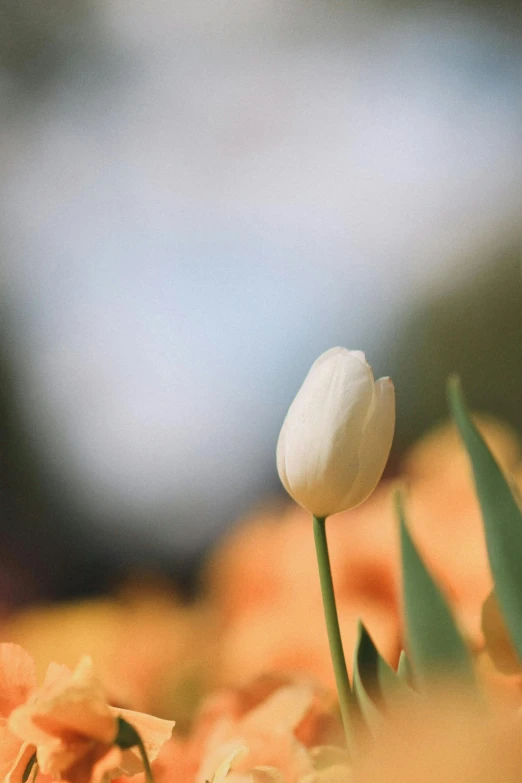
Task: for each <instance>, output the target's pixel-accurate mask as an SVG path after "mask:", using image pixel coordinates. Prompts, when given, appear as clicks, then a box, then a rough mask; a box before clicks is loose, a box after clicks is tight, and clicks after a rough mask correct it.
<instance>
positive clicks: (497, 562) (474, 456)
mask: <svg viewBox="0 0 522 783" xmlns="http://www.w3.org/2000/svg"><path fill="white" fill-rule="evenodd" d="M448 399H449V404H450V408H451V412H452V414H453V417H454V419H455V422H456V424H457V427H458V429H459V432H460V435H461V437H462V440H463V441H464V445H465V446H466V449H467V451H468V454H469V457H470V460H471V465H472V468H473V476H474V479H475V487H476V489H477V495H478V499H479V502H480V507H481V510H482V518H483V522H484V529H485V533H486V544H487V548H488V555H489V562H490V565H491V571H492V574H493V578H494V580H495V594H496V596H497V599H498V602H499V604H500V607H501V609H502V614H503V615H504V619H505V621H506V624H507V627H508V629H509V632H510V634H511V636H512V639H513V643H514V645H515V649H516V651H517V653H518V656H519V658H520V659H521V660H522V513H521V511H520V507H519V506H518V504H517V502H516V500H515V497H514V496H513V493H512V491H511V489H510V487H509V484H508V482H507V481H506V479H505V477H504V475H503V473H502V471H501V469H500V468H499V466H498V464H497V462H496V460H495V458H494V457H493V455H492V453H491V451H490V450H489V448H488V446H487V445H486V443H485V441H484V439H483V437H482V435H481V434H480V433H479V432H478V430H477V428H476V427H475V425H474V423H473V421H472V419H471V416H470V414H469V411H468V408H467V406H466V402H465V400H464V396H463V394H462V389H461V386H460V381H459V379H458V378H456V377H453V378H450V380H449V382H448Z"/></svg>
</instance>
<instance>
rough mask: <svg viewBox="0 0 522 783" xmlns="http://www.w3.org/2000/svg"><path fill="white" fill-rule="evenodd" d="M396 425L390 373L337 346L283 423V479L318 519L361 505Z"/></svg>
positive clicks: (314, 367)
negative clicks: (381, 373)
mask: <svg viewBox="0 0 522 783" xmlns="http://www.w3.org/2000/svg"><path fill="white" fill-rule="evenodd" d="M394 428H395V392H394V388H393V383H392V381H391V380H390V378H379V380H378V381H376V382H375V381H374V378H373V373H372V368H371V367H370V365H369V364H368V362H367V361H366V358H365V356H364V354H363V353H362V352H361V351H349V350H348V349H347V348H331V349H330V350H329V351H326V352H325V353H323V354H322V355H321V356H320V357H319V358H318V359H317V361H316V362H314V364H313V365H312V367H311V369H310V371H309V373H308V375H307V376H306V378H305V381H304V383H303V385H302V386H301V388H300V390H299V391H298V393H297V396H296V398H295V399H294V401H293V403H292V404H291V406H290V409H289V411H288V413H287V415H286V418H285V420H284V422H283V426H282V428H281V433H280V435H279V440H278V443H277V470H278V472H279V477H280V479H281V481H282V482H283V485H284V487H285V489H286V490H287V492H288V493H289V495H291V497H292V498H293V499H294V500H295V501H296V502H297V503H299V505H301V506H303V508H305V509H307V510H308V511H310V512H311V513H312V514H313V515H314V516H316V517H320V518H322V517H327V516H331V515H332V514H337V513H339V512H340V511H346V510H347V509H349V508H354V507H355V506H358V505H359V504H360V503H362V502H363V500H365V499H366V498H367V497H368V495H370V494H371V493H372V492H373V490H374V489H375V487H376V485H377V483H378V481H379V479H380V478H381V475H382V472H383V470H384V467H385V465H386V462H387V460H388V456H389V453H390V449H391V444H392V440H393V431H394Z"/></svg>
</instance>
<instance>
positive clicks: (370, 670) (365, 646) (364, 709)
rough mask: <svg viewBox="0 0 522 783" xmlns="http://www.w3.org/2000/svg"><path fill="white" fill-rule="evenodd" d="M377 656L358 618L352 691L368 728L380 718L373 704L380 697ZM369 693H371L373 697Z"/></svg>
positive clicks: (368, 635) (369, 637)
mask: <svg viewBox="0 0 522 783" xmlns="http://www.w3.org/2000/svg"><path fill="white" fill-rule="evenodd" d="M378 657H379V653H378V652H377V649H376V647H375V645H374V643H373V641H372V638H371V636H370V634H369V633H368V631H367V630H366V628H365V627H364V625H363V624H362V623H361V621H360V620H359V625H358V629H357V644H356V647H355V654H354V659H353V692H354V695H355V698H356V700H357V704H358V706H359V709H360V711H361V714H362V716H363V717H364V719H365V721H366V723H367V724H368V726H369V727H370V729H371V727H372V726H374V725H375V724H376V723H378V722H379V721H380V720H381V718H380V715H379V710H378V709H377V706H376V704H375V702H376V701H377V700H379V698H380V688H379V682H378V675H377V669H378ZM370 693H372V694H373V698H372V697H371V696H370Z"/></svg>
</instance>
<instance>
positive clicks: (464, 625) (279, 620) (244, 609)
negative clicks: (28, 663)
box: [1, 418, 522, 764]
mask: <svg viewBox="0 0 522 783" xmlns="http://www.w3.org/2000/svg"><path fill="white" fill-rule="evenodd" d="M477 423H478V424H479V428H480V430H481V431H482V433H483V435H484V436H485V438H486V440H487V442H488V444H489V446H490V448H491V449H492V451H493V453H494V455H495V456H496V458H497V460H498V461H499V463H500V465H501V466H502V468H503V470H504V472H505V473H506V474H507V475H508V476H510V477H512V479H513V482H514V484H515V485H518V486H520V484H521V480H522V470H521V465H520V461H519V460H520V453H519V446H518V442H517V439H516V437H515V436H514V434H513V433H512V432H510V431H509V430H508V429H507V428H506V427H504V426H503V425H501V424H499V423H497V422H496V421H493V420H491V419H487V418H479V419H477ZM399 478H400V480H401V481H402V482H403V484H404V485H405V487H406V488H407V497H408V517H409V520H410V529H411V532H412V534H413V537H414V539H415V541H416V543H417V545H418V547H419V550H420V552H421V554H422V556H423V558H424V560H425V562H426V564H427V566H428V568H429V569H430V571H431V572H432V574H433V575H434V577H435V578H436V580H437V582H438V584H439V585H440V587H441V588H442V590H443V592H444V594H445V596H446V598H447V600H448V603H449V605H450V606H451V607H452V609H453V611H454V614H455V616H456V618H457V620H458V622H459V624H460V626H461V629H462V630H463V632H464V635H465V636H466V637H467V639H468V640H469V641H470V643H471V646H472V649H473V650H474V651H475V653H476V661H477V666H478V667H479V668H480V670H481V671H483V672H484V673H485V674H486V675H487V676H488V680H491V681H493V680H498V682H500V683H501V684H502V685H507V686H508V687H507V688H505V689H504V690H505V691H506V693H508V692H509V693H515V692H517V693H518V692H519V691H521V690H522V676H521V675H520V674H519V672H518V669H517V665H516V664H515V665H514V666H513V665H511V668H510V666H509V649H508V646H507V645H505V644H504V643H503V637H502V632H501V631H499V630H498V623H497V622H496V620H495V617H494V607H493V608H492V609H491V611H490V612H489V617H490V618H491V617H493V621H492V622H491V621H490V626H491V627H493V632H492V634H491V639H492V640H493V637H494V636H495V634H496V637H495V639H494V640H493V641H494V647H495V650H494V654H493V656H492V655H491V654H490V653H489V652H488V651H487V650H486V647H485V645H486V642H485V639H484V634H483V630H482V623H481V614H482V605H483V603H484V601H485V599H486V598H487V597H488V594H489V593H490V591H491V589H492V578H491V574H490V570H489V566H488V560H487V554H486V547H485V540H484V533H483V528H482V524H481V516H480V510H479V506H478V501H477V499H476V496H475V493H474V489H473V484H472V479H471V474H470V469H469V464H468V461H467V457H466V454H465V451H464V449H463V447H462V446H461V445H460V442H459V440H458V437H457V434H456V431H455V429H454V428H453V426H451V425H447V426H444V427H441V428H439V429H437V430H435V431H433V432H431V433H429V434H427V435H426V436H425V438H424V439H423V440H422V441H420V442H419V443H418V444H417V445H415V446H414V447H413V448H412V449H411V450H410V452H409V453H408V454H407V455H406V458H405V459H404V461H403V464H402V467H401V470H400V477H399ZM394 483H396V482H395V481H394ZM391 491H392V482H390V481H383V482H381V484H380V486H379V487H378V489H377V490H376V491H375V493H374V494H373V495H372V496H371V497H370V499H369V500H368V501H367V502H366V503H364V504H363V505H362V506H360V507H358V508H357V509H355V510H352V511H349V512H345V513H344V514H340V515H337V516H336V517H335V518H333V519H332V520H331V521H330V523H329V529H328V535H329V545H330V552H331V560H332V570H333V575H334V582H335V589H336V595H337V601H338V610H339V617H340V624H341V629H342V634H343V641H344V645H345V652H346V657H347V661H348V665H349V667H350V666H351V661H352V658H353V652H354V649H355V644H356V636H357V621H358V619H359V618H361V619H362V620H363V622H364V624H365V626H366V627H367V629H368V630H369V632H370V634H371V635H372V637H373V639H374V641H375V643H376V646H377V648H378V649H379V651H380V652H381V654H382V655H383V657H384V658H385V659H386V660H387V661H388V662H389V663H390V664H391V665H392V666H394V667H396V665H397V661H398V656H399V652H400V650H401V649H402V648H403V647H404V639H403V619H402V610H401V599H400V593H401V591H400V565H399V540H398V527H397V521H396V519H395V516H394V512H393V504H392V501H391ZM490 603H491V602H490ZM499 639H500V641H499ZM1 640H2V641H9V642H15V643H17V644H20V645H22V646H23V647H24V648H25V649H26V650H28V651H29V652H30V653H31V655H33V656H34V658H35V660H36V664H37V669H38V671H39V673H40V675H42V676H43V673H44V672H45V670H46V668H47V665H48V663H49V661H51V660H56V661H59V662H60V663H63V664H66V665H67V666H69V667H70V668H74V666H75V665H76V664H77V662H78V660H79V659H80V658H81V657H82V656H83V655H85V654H88V655H90V656H91V657H92V659H93V661H94V663H95V666H96V669H97V671H98V672H99V674H100V677H101V680H102V681H103V682H104V683H105V686H106V688H107V689H108V693H109V697H110V700H111V703H113V704H117V705H119V706H121V707H124V708H129V709H133V710H139V711H143V712H147V713H152V714H154V715H158V716H162V717H169V718H170V717H174V718H175V719H176V724H177V725H176V730H175V737H176V739H175V740H174V741H173V744H172V748H174V747H175V746H176V743H179V742H186V741H189V742H190V743H191V754H192V756H194V755H195V756H197V755H198V751H197V747H199V745H198V743H199V744H201V736H202V732H203V734H205V732H206V731H209V730H210V729H209V726H211V725H213V722H214V721H215V719H216V716H217V715H220V716H221V718H222V717H223V715H227V716H228V720H229V726H228V730H227V731H228V732H229V733H230V734H231V735H233V734H234V731H233V726H234V725H236V724H237V723H238V722H239V723H241V721H242V720H245V718H244V716H245V715H247V716H248V715H252V711H253V714H254V717H252V721H253V723H254V724H255V723H256V720H259V721H261V723H262V722H263V713H262V710H261V715H259V711H260V707H259V705H260V704H263V705H264V707H263V709H266V710H268V711H270V710H274V711H276V712H277V711H278V710H282V713H285V709H286V707H284V706H281V703H279V702H278V699H277V698H275V696H274V694H275V693H279V696H280V697H281V699H282V700H283V701H284V698H285V697H284V694H285V693H287V694H288V693H289V692H291V691H289V690H288V689H292V688H295V689H297V690H296V691H295V694H296V697H297V696H299V694H301V695H300V696H299V698H301V700H302V703H303V704H305V705H306V706H303V707H302V708H299V709H298V708H297V707H295V710H296V711H293V712H292V710H289V712H287V713H285V715H286V717H285V718H284V720H285V721H287V725H288V726H291V727H292V728H294V729H297V728H299V732H298V733H300V735H302V736H305V735H310V733H311V734H312V735H314V742H313V743H312V744H317V740H318V736H315V735H319V734H321V733H326V734H328V733H329V732H330V733H332V734H333V735H335V734H336V732H338V731H339V723H338V720H337V719H336V718H335V719H334V717H333V712H332V702H331V699H330V696H329V694H333V693H334V692H335V687H334V679H333V672H332V666H331V661H330V654H329V650H328V642H327V638H326V631H325V628H324V617H323V609H322V604H321V595H320V589H319V580H318V575H317V565H316V559H315V551H314V545H313V538H312V534H311V528H310V519H309V515H308V514H307V513H306V512H305V511H303V510H302V509H300V508H298V507H297V506H294V505H285V506H277V505H276V504H274V505H273V506H272V507H267V508H266V509H264V510H260V511H258V512H257V513H254V514H253V515H252V516H251V517H249V518H247V519H245V520H243V521H242V522H241V523H240V524H238V525H237V527H236V528H235V529H234V530H233V531H232V532H231V533H230V535H229V536H228V537H227V538H226V539H225V540H224V541H223V542H222V543H221V544H220V545H219V546H218V547H217V548H216V549H215V551H214V552H213V554H212V556H211V557H210V559H209V561H208V563H207V565H206V570H205V574H204V589H203V590H202V592H201V594H200V596H199V598H198V599H197V600H195V601H193V602H192V603H190V604H187V603H184V602H182V601H181V600H180V599H179V598H178V597H177V596H176V595H174V594H172V593H171V592H169V590H168V589H166V588H165V587H164V586H162V585H161V584H154V583H151V584H143V585H141V586H140V585H139V582H138V583H137V584H136V585H135V586H132V584H131V583H129V585H128V586H126V587H123V588H122V590H121V591H120V593H119V594H117V595H113V596H108V597H106V598H99V599H95V600H88V601H83V602H78V603H69V604H64V605H52V606H41V607H37V608H31V609H29V610H26V611H22V612H20V613H19V614H17V615H14V616H11V617H9V618H7V619H5V620H4V622H3V628H2V634H1ZM506 658H507V660H508V663H507V664H505V660H506ZM499 660H500V668H501V669H502V668H503V670H504V673H503V674H501V673H500V672H499V671H498V670H497V668H496V666H498V662H499ZM503 661H504V665H503ZM299 675H301V676H302V680H299V681H297V680H296V678H299ZM303 683H306V685H303ZM303 688H305V691H303V690H302V689H303ZM323 689H324V690H323ZM305 692H306V694H308V695H307V696H306V697H305V696H304V695H303V694H304V693H305ZM271 698H272V699H273V701H270V699H271ZM267 700H268V701H267ZM300 703H301V702H300ZM256 705H258V706H257V707H256ZM325 705H326V706H325ZM256 709H257V710H258V713H256ZM292 709H294V708H292ZM256 715H257V717H256ZM213 716H214V717H213ZM305 717H306V721H305V725H303V721H304V718H305ZM194 726H195V728H194ZM202 727H206V728H205V729H204V730H203V728H202ZM189 730H190V731H191V734H190V740H184V739H182V738H183V736H184V735H185V734H186V733H187V732H188V731H189ZM226 733H227V732H225V734H226ZM195 737H198V738H199V739H198V740H197V741H195V739H194V738H195ZM323 739H324V738H323ZM172 748H171V750H172ZM172 752H173V751H172ZM281 752H283V751H282V750H281ZM189 755H190V754H189ZM186 757H187V754H186V753H184V758H186ZM194 763H195V762H193V764H194Z"/></svg>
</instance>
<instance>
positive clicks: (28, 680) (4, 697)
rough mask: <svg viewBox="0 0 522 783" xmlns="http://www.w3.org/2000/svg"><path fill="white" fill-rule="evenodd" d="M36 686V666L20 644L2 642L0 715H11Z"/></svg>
mask: <svg viewBox="0 0 522 783" xmlns="http://www.w3.org/2000/svg"><path fill="white" fill-rule="evenodd" d="M35 687H36V666H35V662H34V660H33V659H32V657H31V656H30V655H29V653H28V652H26V651H25V650H24V649H23V647H20V646H19V645H18V644H8V643H4V644H0V715H1V716H3V717H4V718H7V717H9V715H10V714H11V712H12V711H13V710H14V708H15V707H18V706H19V705H20V704H23V703H24V702H25V701H27V698H28V696H29V694H30V692H31V691H32V690H33V688H35Z"/></svg>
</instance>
